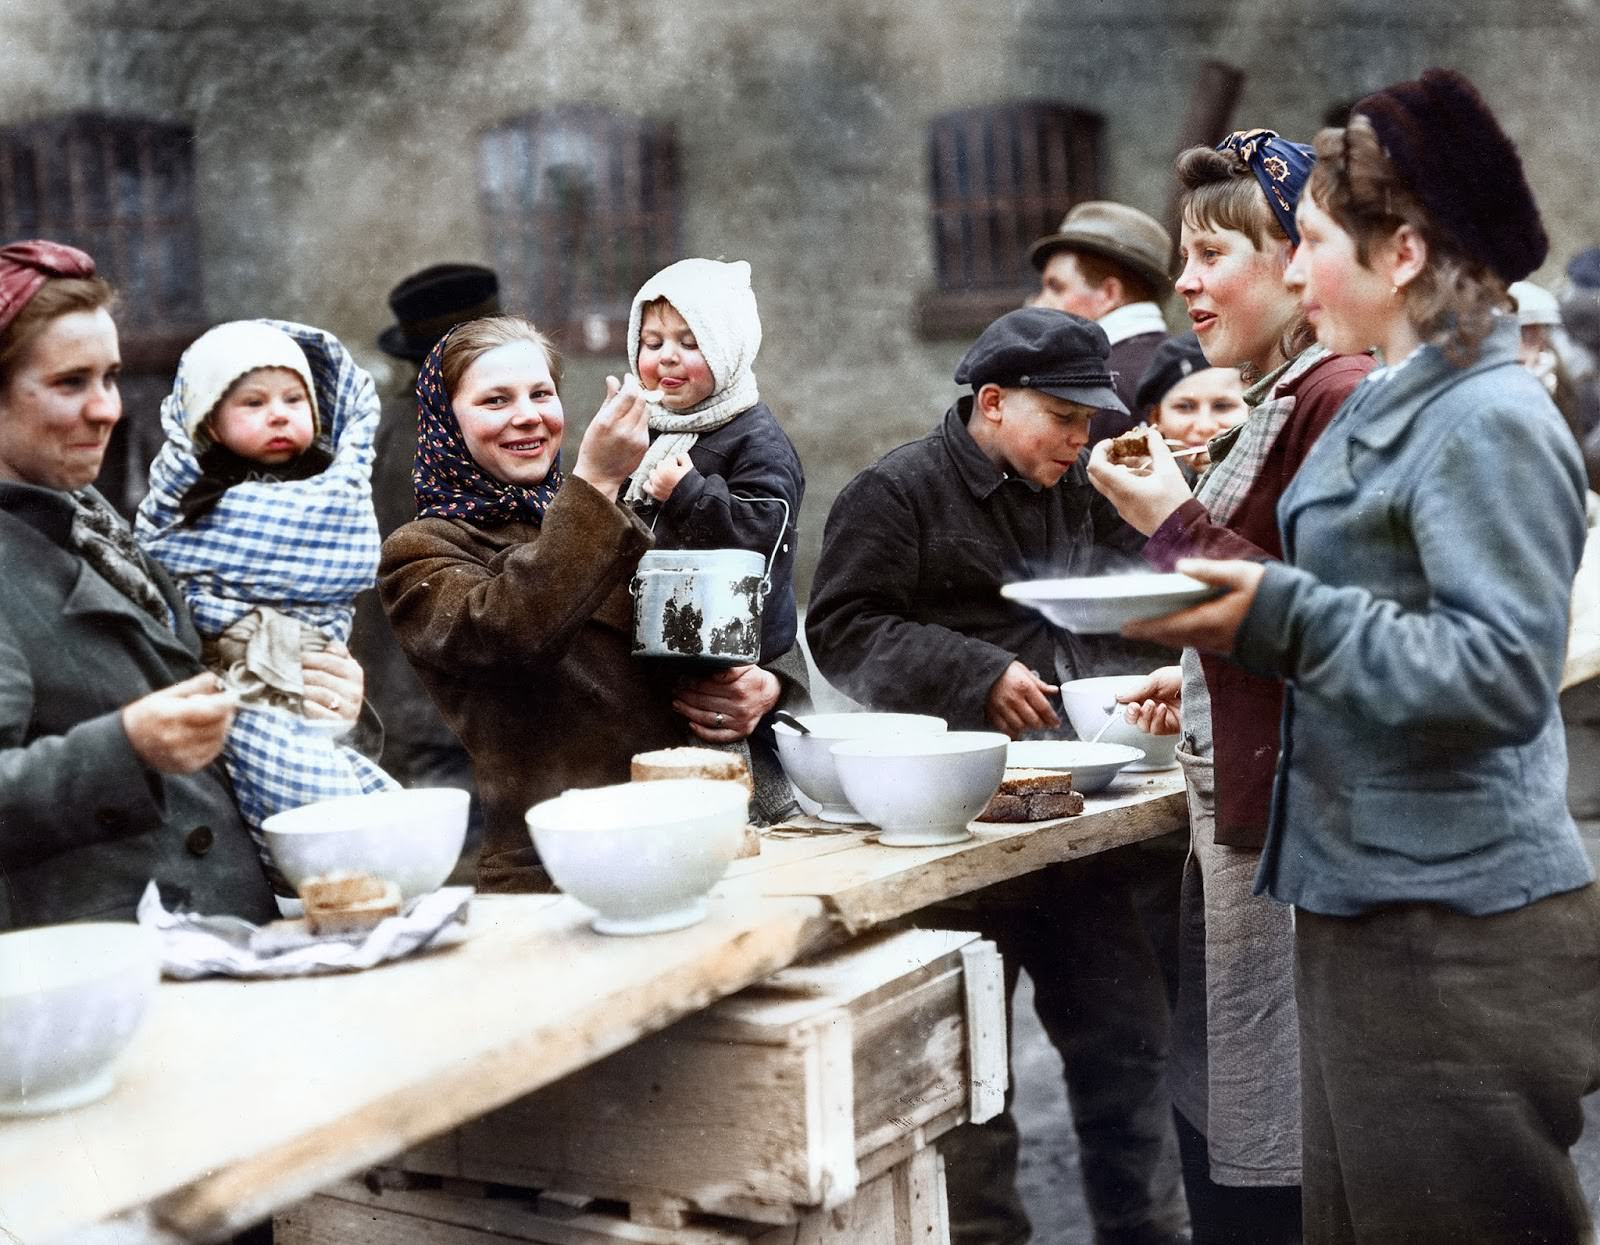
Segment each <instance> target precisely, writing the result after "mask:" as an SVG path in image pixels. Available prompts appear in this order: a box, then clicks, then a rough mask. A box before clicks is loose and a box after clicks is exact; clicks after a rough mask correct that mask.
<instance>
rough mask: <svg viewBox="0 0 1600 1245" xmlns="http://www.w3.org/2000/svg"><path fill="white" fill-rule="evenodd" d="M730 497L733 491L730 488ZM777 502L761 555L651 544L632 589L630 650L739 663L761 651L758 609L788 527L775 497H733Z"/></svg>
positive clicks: (719, 663)
mask: <svg viewBox="0 0 1600 1245" xmlns="http://www.w3.org/2000/svg"><path fill="white" fill-rule="evenodd" d="M735 496H738V495H737V494H735ZM739 500H740V501H748V502H771V503H776V504H777V505H779V506H782V507H783V526H782V528H781V529H779V532H778V542H777V544H775V545H774V546H773V547H772V553H771V554H770V555H769V556H768V557H767V558H766V559H764V560H763V558H762V557H761V555H760V554H759V553H755V552H752V551H751V550H749V549H652V550H650V551H649V552H648V553H646V554H644V555H643V556H642V557H641V558H640V559H639V569H638V571H637V573H636V574H635V575H634V577H633V582H632V584H630V585H629V591H630V592H632V594H633V655H634V656H635V657H665V658H674V659H677V660H680V661H693V662H698V663H700V664H702V665H715V666H743V665H749V664H751V663H753V662H755V661H757V660H758V659H759V658H760V656H761V607H762V605H763V604H764V603H765V602H766V598H767V593H768V591H769V590H770V589H771V587H772V568H773V566H774V565H775V564H776V562H777V559H778V550H779V549H780V548H781V547H782V546H783V541H784V539H785V537H787V536H788V533H789V503H788V502H786V501H785V500H784V499H783V498H781V497H739Z"/></svg>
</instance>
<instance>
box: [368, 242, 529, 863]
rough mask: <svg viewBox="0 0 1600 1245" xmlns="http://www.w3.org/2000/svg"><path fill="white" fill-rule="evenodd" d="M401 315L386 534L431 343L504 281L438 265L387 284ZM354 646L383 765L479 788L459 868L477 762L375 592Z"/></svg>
mask: <svg viewBox="0 0 1600 1245" xmlns="http://www.w3.org/2000/svg"><path fill="white" fill-rule="evenodd" d="M389 307H390V309H391V310H392V311H393V313H394V318H395V322H394V323H393V324H391V325H390V326H389V327H388V328H386V329H384V331H383V332H382V333H381V334H380V335H379V336H378V347H379V349H381V350H382V351H383V352H384V353H385V354H387V355H388V356H390V358H392V359H395V360H397V361H398V362H399V363H400V364H401V366H400V367H397V368H396V369H395V376H394V380H393V382H392V383H391V384H390V385H389V386H387V391H386V393H385V395H384V398H383V416H382V418H381V420H380V421H379V424H378V435H377V440H376V447H377V448H376V455H375V461H374V463H373V468H372V503H373V508H374V509H375V510H376V511H377V513H378V535H379V537H380V538H385V537H387V536H388V535H389V534H390V533H391V532H393V531H394V530H395V529H396V528H399V527H401V526H403V525H404V524H407V523H409V522H411V520H412V519H413V518H415V517H416V495H415V492H414V490H413V488H412V484H411V464H412V459H413V458H414V457H415V455H416V448H417V394H416V387H417V372H418V369H419V368H420V367H421V364H422V361H423V360H424V359H425V358H427V356H428V351H429V350H431V349H432V348H433V344H434V343H435V342H436V341H438V340H439V339H440V338H441V337H443V336H444V335H445V334H446V333H447V332H449V331H450V330H451V329H452V328H454V327H455V326H456V325H458V324H461V323H463V322H465V321H467V320H472V319H475V318H477V317H479V316H485V315H492V314H494V313H495V312H496V311H498V310H499V309H500V282H499V280H498V278H496V276H495V274H494V273H493V272H492V271H490V270H489V269H488V268H483V267H480V266H479V265H477V264H435V265H433V266H432V267H429V268H424V269H422V271H420V272H415V273H412V274H411V275H410V276H409V277H407V278H405V280H403V281H401V282H400V284H398V285H396V286H395V287H394V289H393V290H391V291H390V292H389ZM350 648H351V651H352V652H354V653H357V654H359V655H360V656H359V658H358V660H359V661H360V662H361V664H362V666H363V667H364V668H365V669H366V671H367V695H368V699H369V700H370V701H371V703H372V704H373V706H374V707H375V708H376V709H377V711H378V715H379V717H381V718H382V719H383V725H384V744H383V757H382V761H383V765H384V768H385V769H386V770H388V772H389V773H391V774H393V775H394V776H395V777H396V778H397V779H399V780H400V782H401V783H402V784H403V785H404V786H407V787H459V788H461V789H463V790H466V791H471V792H472V793H473V799H472V814H471V819H470V821H469V822H468V826H467V843H466V847H465V848H464V850H463V861H464V866H463V867H464V869H465V870H466V871H465V873H464V874H463V875H462V876H465V877H468V878H470V877H471V870H470V862H471V860H472V858H473V857H474V856H475V854H476V852H477V847H478V844H479V842H480V841H481V838H482V833H483V812H482V808H481V807H480V804H479V800H478V795H477V785H476V783H475V781H474V779H473V775H472V762H471V760H470V759H469V758H468V756H467V751H466V749H465V748H463V747H462V746H461V741H460V740H459V739H457V738H456V737H455V733H454V732H453V731H451V729H450V728H449V727H448V726H446V725H445V722H444V718H442V717H441V716H440V715H439V711H438V709H436V708H435V707H434V704H433V701H432V700H430V699H429V697H428V693H427V692H426V691H424V690H423V687H422V683H421V682H420V681H419V680H418V679H417V675H416V672H415V671H414V670H413V669H412V668H411V663H410V662H409V661H407V660H406V658H405V654H404V653H402V652H401V651H400V646H399V644H398V643H397V642H396V641H395V638H394V633H393V632H392V631H391V630H390V629H389V620H388V619H387V618H386V617H384V613H383V606H382V605H381V604H380V603H379V601H378V596H377V593H375V592H364V593H362V594H361V597H360V600H359V601H358V602H357V605H356V623H355V630H354V631H353V632H352V633H351V636H350Z"/></svg>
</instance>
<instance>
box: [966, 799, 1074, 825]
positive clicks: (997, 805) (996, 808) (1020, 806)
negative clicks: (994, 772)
mask: <svg viewBox="0 0 1600 1245" xmlns="http://www.w3.org/2000/svg"><path fill="white" fill-rule="evenodd" d="M1081 812H1083V796H1082V795H1081V794H1079V793H1078V792H1076V791H1029V792H1025V793H1023V794H1020V795H1013V794H1012V793H1010V792H1006V791H1002V792H1000V793H998V794H997V795H996V796H995V797H994V799H992V800H990V801H989V803H988V805H987V806H985V808H984V810H983V812H981V813H979V814H978V817H977V819H978V820H979V821H993V822H1007V823H1016V822H1024V821H1051V820H1053V819H1055V818H1057V817H1076V816H1077V815H1078V814H1079V813H1081Z"/></svg>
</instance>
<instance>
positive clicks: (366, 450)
mask: <svg viewBox="0 0 1600 1245" xmlns="http://www.w3.org/2000/svg"><path fill="white" fill-rule="evenodd" d="M379 409H380V404H379V399H378V394H377V389H376V387H375V386H374V384H373V381H372V377H371V376H369V375H368V374H367V373H366V372H365V371H363V370H362V369H361V368H359V367H357V366H356V365H355V362H354V360H353V359H351V357H350V355H349V352H348V351H346V350H345V348H344V347H343V346H342V345H341V344H340V343H339V341H338V340H337V339H336V338H334V337H333V336H331V335H330V334H328V333H324V332H323V331H322V330H320V329H314V328H309V327H307V326H305V325H300V324H289V323H286V322H280V321H268V320H240V321H234V322H232V323H229V324H223V325H219V326H218V327H216V328H214V329H211V330H210V331H209V332H207V333H205V334H204V335H202V336H201V337H200V338H199V339H198V340H197V341H196V342H195V343H194V344H193V345H192V346H190V347H189V349H188V350H187V351H185V352H184V355H183V358H182V359H181V360H180V361H179V364H178V375H177V379H176V381H175V383H174V385H173V390H172V393H171V394H170V395H169V396H168V398H167V399H166V401H165V402H164V403H163V404H162V408H161V422H162V427H163V429H164V430H165V432H166V434H167V442H166V444H165V445H164V446H163V447H162V449H161V452H160V454H159V455H158V456H157V457H156V460H155V462H154V463H153V464H152V465H151V468H150V491H149V493H148V494H147V495H146V497H145V499H144V501H143V502H142V503H141V504H140V507H139V514H138V519H137V522H136V524H135V534H136V535H137V537H138V540H139V543H140V544H141V545H142V546H143V548H144V550H145V551H146V553H148V554H149V555H150V556H151V557H152V558H153V559H154V560H155V561H156V562H158V563H160V564H161V566H162V567H163V568H164V569H165V570H166V571H167V573H168V574H169V575H171V576H172V577H173V578H174V579H175V580H176V581H177V582H178V584H179V585H180V587H181V588H182V590H183V593H184V596H185V598H186V599H187V600H188V603H189V608H190V612H191V613H192V615H193V617H194V623H195V627H196V628H197V629H198V630H199V632H200V635H201V639H202V642H203V644H204V650H205V651H204V656H205V661H206V664H207V665H208V666H210V667H211V668H212V669H213V670H214V671H216V673H217V674H218V675H219V676H221V678H222V679H223V681H224V683H225V684H226V685H227V686H228V687H229V688H230V689H231V690H232V691H233V692H234V693H235V694H236V695H237V697H238V700H239V711H238V713H237V715H236V716H235V718H234V722H233V725H232V727H231V728H230V729H229V731H228V737H227V742H226V744H225V745H224V748H223V761H224V763H225V765H226V766H227V770H228V776H229V778H230V779H232V782H233V787H234V794H235V796H236V798H237V800H238V804H239V809H240V812H241V813H242V814H243V815H244V819H245V822H246V824H247V825H249V827H250V830H251V833H252V834H253V835H255V837H256V842H257V846H258V847H260V848H261V850H262V860H263V862H264V864H265V865H266V868H267V873H268V876H269V877H271V879H272V882H273V886H274V888H275V889H277V891H278V893H279V895H280V897H282V898H287V897H289V896H292V895H293V890H292V889H291V888H290V887H289V886H288V884H287V883H286V882H285V881H284V879H283V878H282V877H281V875H279V873H278V871H277V870H276V869H275V868H274V867H273V865H272V862H271V859H270V857H269V856H268V854H267V852H266V848H265V841H264V839H263V837H262V835H261V829H260V827H261V823H262V822H263V821H264V820H265V819H266V818H267V817H269V816H271V815H272V814H273V813H278V812H282V811H284V810H285V809H290V808H296V807H298V806H300V805H302V804H309V803H312V802H313V801H316V800H325V799H330V798H332V797H334V796H341V795H359V794H362V793H364V792H373V791H383V790H388V789H390V788H393V787H394V786H396V783H395V782H394V780H393V779H392V778H390V777H389V776H388V775H387V774H385V773H384V772H383V770H382V769H380V768H379V767H378V766H377V765H376V764H374V763H373V762H372V761H371V760H369V759H368V758H366V757H365V756H363V755H361V753H359V752H357V751H356V750H355V749H354V748H351V747H349V746H347V745H345V744H342V743H340V742H339V741H338V738H337V737H336V735H337V733H338V732H339V731H340V730H341V729H342V727H343V725H344V723H343V720H342V719H340V718H338V717H337V715H336V714H334V713H333V712H331V711H332V710H333V709H335V708H337V706H336V705H332V704H317V703H316V702H315V699H314V698H315V696H316V694H317V693H316V689H315V687H314V686H311V685H309V684H308V682H307V680H306V678H305V667H304V665H303V659H304V658H305V656H306V655H307V654H310V653H314V652H317V651H320V650H323V649H326V648H327V647H329V645H332V644H339V645H342V644H343V643H344V642H345V640H347V639H348V638H349V635H350V626H351V621H352V618H353V613H354V606H355V596H356V594H357V593H358V592H360V591H361V590H362V589H364V588H368V587H370V586H371V585H372V582H373V578H374V575H375V573H376V570H377V564H378V545H379V541H378V529H377V519H376V517H375V516H374V514H373V509H372V485H371V474H372V442H373V436H374V434H375V432H376V430H377V422H378V415H379Z"/></svg>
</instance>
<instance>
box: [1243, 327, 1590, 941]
mask: <svg viewBox="0 0 1600 1245" xmlns="http://www.w3.org/2000/svg"><path fill="white" fill-rule="evenodd" d="M1516 345H1517V327H1516V323H1515V322H1514V321H1513V320H1511V319H1509V318H1504V317H1502V318H1501V320H1500V322H1499V323H1497V325H1496V327H1495V329H1494V330H1493V332H1492V333H1491V334H1490V336H1489V338H1488V340H1487V341H1486V342H1485V343H1484V346H1483V349H1482V351H1481V353H1480V355H1479V357H1478V359H1477V360H1476V362H1474V363H1472V364H1471V365H1469V366H1467V367H1465V368H1455V367H1452V366H1451V365H1450V364H1449V363H1448V362H1447V361H1446V359H1445V358H1444V356H1443V355H1442V354H1441V352H1440V351H1439V350H1438V349H1437V348H1435V347H1433V346H1427V347H1424V348H1423V349H1422V350H1420V351H1418V352H1417V353H1416V354H1415V355H1413V356H1412V357H1411V358H1410V360H1408V361H1407V362H1405V363H1404V364H1402V365H1400V366H1397V367H1394V368H1383V369H1380V370H1378V371H1376V372H1374V373H1372V375H1371V376H1369V377H1368V378H1367V379H1366V380H1365V381H1363V382H1362V384H1361V385H1360V386H1359V387H1358V388H1357V389H1356V390H1355V392H1354V393H1353V394H1351V396H1350V398H1349V400H1348V401H1347V402H1346V403H1345V405H1344V407H1343V409H1342V410H1341V411H1340V412H1339V414H1338V415H1337V416H1335V417H1334V420H1333V422H1332V424H1330V425H1329V427H1328V430H1327V431H1326V432H1325V433H1324V434H1323V435H1322V437H1321V439H1320V440H1319V441H1318V442H1317V444H1316V445H1315V446H1314V447H1313V448H1312V450H1311V453H1310V454H1309V455H1308V456H1307V458H1306V460H1305V463H1304V465H1303V466H1302V467H1301V469H1300V471H1299V473H1298V474H1297V475H1296V476H1295V478H1294V480H1293V481H1292V482H1291V484H1290V485H1289V488H1288V489H1287V490H1286V491H1285V493H1284V495H1283V498H1282V500H1281V502H1280V503H1279V507H1278V521H1279V525H1280V527H1281V529H1282V532H1283V548H1284V558H1285V562H1284V563H1272V564H1269V565H1268V567H1267V571H1266V576H1265V578H1264V579H1263V580H1262V583H1261V587H1260V590H1259V591H1258V593H1257V595H1256V599H1255V601H1254V603H1253V605H1252V606H1251V609H1250V611H1249V614H1248V616H1247V617H1246V619H1245V621H1244V625H1243V627H1242V629H1241V631H1240V634H1239V639H1238V643H1237V646H1236V651H1235V654H1234V656H1235V659H1236V660H1238V661H1239V662H1240V664H1242V665H1244V666H1245V667H1246V668H1247V669H1250V670H1254V671H1257V672H1259V673H1263V674H1277V675H1280V676H1282V677H1283V678H1284V679H1285V680H1287V681H1288V682H1289V685H1290V692H1289V696H1288V697H1287V699H1286V702H1285V706H1284V729H1283V738H1284V749H1283V757H1282V760H1281V761H1280V765H1279V771H1278V777H1277V783H1276V787H1275V789H1274V794H1273V807H1272V816H1271V823H1270V826H1269V829H1268V837H1267V844H1266V849H1265V851H1264V853H1263V855H1262V860H1261V870H1260V873H1259V875H1258V876H1257V879H1256V886H1257V889H1258V891H1266V892H1269V893H1271V894H1272V895H1273V896H1274V897H1275V898H1277V899H1281V900H1284V901H1286V902H1288V903H1293V904H1296V905H1298V906H1300V907H1304V908H1307V909H1309V910H1311V911H1313V912H1320V913H1325V914H1328V915H1333V916H1345V915H1353V914H1355V913H1359V912H1362V911H1365V910H1366V909H1368V908H1371V907H1373V906H1374V905H1377V904H1383V903H1393V902H1405V901H1423V902H1437V903H1442V904H1446V905H1448V906H1450V907H1452V908H1456V909H1458V910H1460V911H1462V912H1465V913H1468V914H1470V915H1482V914H1487V913H1492V912H1501V911H1506V910H1509V909H1513V908H1518V907H1521V906H1523V905H1525V904H1528V903H1531V902H1533V901H1534V900H1537V899H1541V898H1543V897H1544V896H1546V895H1551V894H1555V893H1558V892H1561V891H1565V890H1571V889H1574V888H1576V887H1579V886H1582V885H1584V884H1585V883H1586V882H1589V881H1591V880H1592V879H1593V877H1594V874H1593V871H1592V869H1591V868H1590V865H1589V861H1588V857H1587V855H1586V854H1585V852H1584V850H1583V847H1582V844H1581V841H1580V840H1579V838H1578V833H1577V829H1576V827H1575V826H1574V825H1573V822H1572V819H1571V817H1570V816H1569V815H1568V813H1567V807H1566V776H1567V758H1566V744H1565V739H1564V736H1563V733H1562V726H1561V719H1560V715H1559V712H1558V710H1557V703H1556V696H1557V689H1558V684H1559V679H1560V674H1561V664H1562V658H1563V654H1564V652H1565V647H1566V639H1567V616H1568V606H1569V602H1570V597H1571V593H1572V578H1573V575H1574V573H1575V572H1576V570H1577V566H1578V558H1579V555H1580V552H1581V550H1582V547H1583V537H1584V527H1583V471H1582V466H1581V464H1580V460H1579V456H1578V452H1577V447H1576V446H1575V445H1574V444H1573V440H1572V436H1571V434H1570V433H1569V432H1568V431H1567V429H1566V427H1565V425H1564V424H1563V423H1562V421H1561V416H1560V415H1559V414H1558V413H1557V411H1556V408H1555V407H1554V405H1552V404H1551V402H1550V400H1549V398H1548V397H1547V396H1546V395H1545V393H1544V391H1543V389H1542V387H1541V386H1540V385H1539V383H1538V381H1537V380H1535V379H1534V377H1533V376H1532V375H1531V374H1530V373H1529V372H1527V371H1526V370H1525V369H1523V368H1522V367H1520V366H1519V365H1518V364H1517V358H1516Z"/></svg>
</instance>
